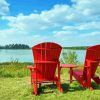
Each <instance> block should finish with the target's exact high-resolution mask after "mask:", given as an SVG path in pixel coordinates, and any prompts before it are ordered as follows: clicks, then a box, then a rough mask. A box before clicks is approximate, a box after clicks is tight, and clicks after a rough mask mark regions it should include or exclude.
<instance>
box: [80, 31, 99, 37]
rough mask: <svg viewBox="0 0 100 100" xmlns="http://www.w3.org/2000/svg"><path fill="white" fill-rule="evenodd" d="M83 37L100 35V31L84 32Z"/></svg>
mask: <svg viewBox="0 0 100 100" xmlns="http://www.w3.org/2000/svg"><path fill="white" fill-rule="evenodd" d="M81 36H82V37H94V36H99V37H100V31H99V32H91V33H88V34H82V35H81Z"/></svg>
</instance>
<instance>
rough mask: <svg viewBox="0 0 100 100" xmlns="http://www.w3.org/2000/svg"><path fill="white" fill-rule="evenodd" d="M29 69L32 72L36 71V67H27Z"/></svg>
mask: <svg viewBox="0 0 100 100" xmlns="http://www.w3.org/2000/svg"><path fill="white" fill-rule="evenodd" d="M27 68H28V69H29V70H30V71H33V70H35V69H36V67H33V66H32V65H29V66H27Z"/></svg>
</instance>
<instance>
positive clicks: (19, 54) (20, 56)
mask: <svg viewBox="0 0 100 100" xmlns="http://www.w3.org/2000/svg"><path fill="white" fill-rule="evenodd" d="M68 51H76V53H77V55H78V61H79V62H83V61H84V58H85V53H86V51H85V50H67V49H64V50H62V52H68ZM60 57H62V56H60ZM14 60H18V61H19V62H33V56H32V51H31V50H0V62H10V61H14Z"/></svg>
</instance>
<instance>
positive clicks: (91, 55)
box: [83, 45, 100, 77]
mask: <svg viewBox="0 0 100 100" xmlns="http://www.w3.org/2000/svg"><path fill="white" fill-rule="evenodd" d="M87 60H89V61H90V65H88V64H89V63H88V62H87ZM92 61H96V62H94V63H92ZM99 62H100V45H95V46H91V47H89V48H87V51H86V57H85V63H84V71H83V74H84V76H86V75H87V67H86V66H90V67H91V77H93V76H94V74H95V72H96V69H97V67H98V65H99Z"/></svg>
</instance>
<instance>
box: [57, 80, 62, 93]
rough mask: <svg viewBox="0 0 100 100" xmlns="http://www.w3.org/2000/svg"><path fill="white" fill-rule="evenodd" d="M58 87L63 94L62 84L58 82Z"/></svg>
mask: <svg viewBox="0 0 100 100" xmlns="http://www.w3.org/2000/svg"><path fill="white" fill-rule="evenodd" d="M56 85H57V88H58V90H59V91H60V92H63V89H62V87H61V84H60V81H56Z"/></svg>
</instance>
